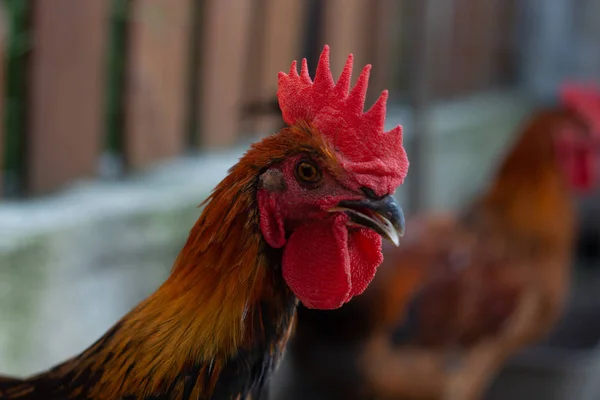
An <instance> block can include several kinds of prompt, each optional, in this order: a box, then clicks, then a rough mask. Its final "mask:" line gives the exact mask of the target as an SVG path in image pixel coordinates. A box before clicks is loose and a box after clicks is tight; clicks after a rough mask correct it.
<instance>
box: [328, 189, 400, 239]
mask: <svg viewBox="0 0 600 400" xmlns="http://www.w3.org/2000/svg"><path fill="white" fill-rule="evenodd" d="M329 211H331V212H345V213H346V214H347V215H348V216H349V217H350V221H352V223H354V224H356V225H360V226H363V227H365V228H369V229H372V230H373V231H375V232H377V233H378V234H380V235H381V237H383V238H384V239H387V240H389V241H390V242H392V243H393V244H394V245H396V246H398V245H399V244H400V237H401V236H403V235H404V213H403V212H402V208H400V206H399V205H398V203H397V202H396V200H395V199H394V198H393V197H392V196H391V195H387V196H385V197H382V198H380V199H362V200H345V201H341V202H340V203H339V204H338V205H337V207H334V208H332V209H331V210H329Z"/></svg>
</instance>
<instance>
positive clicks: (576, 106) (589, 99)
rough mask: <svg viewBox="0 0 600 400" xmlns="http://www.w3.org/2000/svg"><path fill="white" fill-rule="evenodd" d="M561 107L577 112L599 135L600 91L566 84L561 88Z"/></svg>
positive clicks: (590, 87) (589, 87) (592, 87)
mask: <svg viewBox="0 0 600 400" xmlns="http://www.w3.org/2000/svg"><path fill="white" fill-rule="evenodd" d="M560 98H561V101H562V103H563V105H564V106H565V107H566V108H569V109H571V110H573V111H575V112H577V113H578V114H579V115H580V116H581V117H582V118H583V119H584V120H585V121H586V122H587V123H588V125H589V126H590V127H591V129H592V130H593V132H594V133H596V134H598V135H600V91H599V90H598V88H596V87H594V86H593V85H583V84H574V83H566V84H564V85H563V86H562V87H561V90H560Z"/></svg>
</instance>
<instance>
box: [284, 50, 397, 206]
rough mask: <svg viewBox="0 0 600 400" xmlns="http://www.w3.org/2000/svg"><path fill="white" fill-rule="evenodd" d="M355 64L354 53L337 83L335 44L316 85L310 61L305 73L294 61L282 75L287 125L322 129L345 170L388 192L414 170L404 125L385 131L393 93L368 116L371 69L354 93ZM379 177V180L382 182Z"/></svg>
mask: <svg viewBox="0 0 600 400" xmlns="http://www.w3.org/2000/svg"><path fill="white" fill-rule="evenodd" d="M352 61H353V55H352V54H350V55H349V56H348V59H347V61H346V65H345V66H344V70H343V71H342V74H341V75H340V78H339V79H338V81H337V83H334V81H333V77H332V75H331V70H330V67H329V46H327V45H326V46H325V47H324V49H323V52H322V53H321V57H320V59H319V64H318V66H317V72H316V75H315V79H314V81H313V80H312V79H311V77H310V75H309V73H308V65H307V62H306V59H303V60H302V68H301V71H300V75H298V70H297V65H296V61H294V62H293V63H292V66H291V68H290V72H289V74H285V73H284V72H280V73H279V88H278V90H277V97H278V99H279V106H280V108H281V112H282V116H283V120H284V121H285V122H286V123H287V124H289V125H293V124H295V123H296V122H297V121H299V120H304V121H307V122H310V123H311V124H313V125H314V126H316V127H317V128H318V129H319V131H320V132H321V134H322V135H323V136H325V137H326V138H327V139H328V141H329V142H330V143H331V144H332V146H333V148H335V149H336V150H337V151H338V152H339V153H341V154H340V155H341V156H342V157H341V158H342V161H343V162H344V166H345V167H346V168H347V169H348V170H349V171H353V172H356V174H358V175H362V176H363V178H364V179H359V180H362V181H363V182H362V183H363V184H365V185H367V184H368V185H369V187H371V189H373V190H375V191H376V192H379V193H380V194H383V193H386V192H390V191H393V189H395V187H396V186H398V185H399V184H401V183H402V182H403V180H404V177H405V176H406V172H407V170H408V159H407V157H406V152H405V151H404V148H403V147H402V127H401V126H400V125H398V126H396V127H394V128H393V129H391V130H390V131H388V132H385V131H384V125H385V114H386V101H387V97H388V92H387V90H384V91H383V93H382V94H381V95H380V96H379V98H378V99H377V101H376V102H375V104H373V106H372V107H371V108H370V109H369V110H368V111H367V112H363V110H364V105H365V98H366V94H367V86H368V83H369V73H370V71H371V66H370V65H367V66H365V67H364V69H363V70H362V72H361V74H360V76H359V77H358V80H357V82H356V86H354V88H352V90H350V79H351V77H352ZM377 170H379V173H377ZM369 174H371V178H370V179H368V178H367V177H368V175H369ZM373 174H375V175H373ZM375 176H377V177H378V178H379V179H378V181H379V182H377V184H375V182H374V181H375V180H374V179H373V178H374V177H375ZM382 179H383V182H382Z"/></svg>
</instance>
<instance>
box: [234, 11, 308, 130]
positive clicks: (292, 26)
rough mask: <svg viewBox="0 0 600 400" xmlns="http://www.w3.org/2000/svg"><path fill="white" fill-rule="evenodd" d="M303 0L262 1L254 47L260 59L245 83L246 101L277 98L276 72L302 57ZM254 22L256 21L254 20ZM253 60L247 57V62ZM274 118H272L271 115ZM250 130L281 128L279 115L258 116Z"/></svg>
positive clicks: (262, 100)
mask: <svg viewBox="0 0 600 400" xmlns="http://www.w3.org/2000/svg"><path fill="white" fill-rule="evenodd" d="M305 8H306V2H305V1H298V0H265V4H264V15H263V16H262V18H261V20H260V21H259V22H260V23H262V24H263V25H264V26H263V28H262V30H261V32H260V33H261V34H262V35H261V37H260V38H257V40H260V43H259V45H258V46H257V48H258V49H260V56H261V57H262V59H261V60H260V63H258V64H257V68H256V69H255V70H252V71H250V73H251V74H252V75H253V76H248V75H247V78H246V82H245V88H244V89H245V94H244V99H245V100H247V101H248V102H260V103H268V102H269V101H272V100H275V99H276V93H277V74H278V73H279V71H284V72H288V70H289V68H290V65H291V63H292V60H298V61H300V58H302V56H303V55H302V54H301V49H302V35H303V33H304V30H303V28H304V19H305V15H306V14H305ZM255 23H256V22H255ZM251 62H256V60H253V59H252V54H250V59H249V60H248V63H251ZM273 117H275V118H273ZM255 122H256V123H255V124H253V131H254V132H252V133H259V134H260V135H265V134H270V133H272V131H274V130H276V129H279V128H280V127H281V124H282V122H281V116H280V115H279V114H278V113H277V114H275V115H270V116H267V117H257V118H256V120H255Z"/></svg>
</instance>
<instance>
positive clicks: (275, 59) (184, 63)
mask: <svg viewBox="0 0 600 400" xmlns="http://www.w3.org/2000/svg"><path fill="white" fill-rule="evenodd" d="M419 1H421V0H403V1H396V0H254V1H251V0H170V1H166V0H112V1H109V0H85V1H82V0H52V1H42V0H30V1H24V0H23V1H21V0H4V2H3V3H1V4H2V5H3V7H2V8H3V9H2V10H1V12H2V17H3V18H2V20H1V21H0V28H2V35H1V39H0V54H2V57H3V59H4V61H5V62H4V63H0V65H1V68H0V75H1V76H2V79H0V93H1V94H2V95H0V113H2V114H1V118H2V119H3V121H4V123H3V124H2V125H1V127H0V162H1V168H0V182H2V184H0V187H3V188H4V194H5V197H11V196H31V195H40V194H46V193H50V192H53V191H55V190H58V189H60V188H62V187H64V186H65V185H68V184H69V183H70V182H72V181H74V180H78V179H88V178H92V177H94V176H98V175H99V165H100V160H101V156H102V155H104V154H112V155H113V156H115V157H116V159H118V160H121V161H122V166H123V173H127V172H128V171H132V170H139V169H143V168H145V167H147V166H149V165H151V164H153V163H155V162H157V161H160V160H164V159H167V158H170V157H175V156H177V155H180V154H182V153H184V152H186V151H188V150H190V149H194V148H202V149H215V148H223V147H227V146H231V145H233V144H235V143H236V142H237V141H238V140H239V138H240V135H241V134H242V132H248V131H249V130H254V129H256V130H258V131H262V132H265V133H267V132H269V130H272V129H274V126H273V125H272V124H270V123H269V122H268V121H267V122H265V120H264V118H256V119H255V120H254V121H251V122H252V123H251V124H250V125H249V123H248V121H242V120H241V118H240V117H241V114H240V113H241V110H242V108H243V107H244V105H245V104H247V103H249V102H255V101H268V100H271V99H272V98H273V97H274V95H275V92H276V85H277V79H276V76H277V72H278V71H280V70H287V69H288V68H289V64H290V61H291V60H292V59H294V58H299V57H302V56H307V57H308V58H309V64H310V65H311V67H312V66H314V64H315V62H316V57H317V56H318V54H319V52H320V50H321V48H322V46H323V44H324V43H328V44H330V45H331V47H332V60H331V63H332V69H333V72H334V74H338V73H339V72H340V71H341V68H342V65H343V62H344V60H345V57H346V56H347V54H348V53H349V52H353V53H354V54H355V58H356V63H357V64H358V65H360V66H362V65H364V64H365V63H367V62H370V63H373V64H374V68H375V69H374V70H373V73H372V80H371V85H370V86H371V88H370V92H369V93H370V95H371V96H372V97H375V96H377V95H378V94H379V92H380V91H381V90H382V89H383V88H384V87H388V88H390V89H393V90H392V92H393V93H394V94H396V95H398V94H399V96H396V97H394V98H393V100H396V101H400V100H402V96H403V95H404V94H405V93H407V91H408V89H409V88H410V83H411V76H413V74H414V73H419V71H411V68H410V66H411V65H412V64H411V57H412V56H411V55H412V54H413V52H414V49H415V48H417V47H418V46H434V47H435V49H436V51H435V54H436V55H437V56H436V59H435V60H433V62H435V63H436V64H437V65H439V66H440V68H437V69H435V74H434V81H433V82H432V93H433V94H434V97H436V98H439V97H449V96H456V95H461V94H466V93H469V92H472V91H477V90H482V89H485V88H487V87H490V86H494V85H498V84H499V83H503V82H505V81H507V80H510V71H511V68H512V67H511V65H510V64H511V62H512V60H513V58H514V57H512V55H511V53H510V51H511V46H510V43H509V44H507V43H506V41H505V39H506V37H507V35H506V34H503V32H504V33H506V32H510V31H512V30H513V26H514V19H513V17H512V15H513V14H514V4H515V3H516V2H515V1H503V0H453V1H452V2H449V1H444V0H440V1H433V0H430V1H429V2H428V3H431V4H433V3H435V7H440V8H439V11H436V12H437V13H439V14H440V15H439V16H438V23H440V28H439V29H436V34H435V35H434V36H433V37H431V38H429V39H427V40H425V39H423V38H420V37H418V36H415V35H416V34H413V32H416V31H415V30H411V29H410V27H411V26H412V27H414V26H418V24H419V23H421V22H422V21H420V20H416V19H415V15H414V13H413V11H414V10H413V8H414V5H415V4H418V2H419ZM450 3H451V4H452V5H450V6H448V4H450ZM508 4H510V6H509V5H508ZM441 7H445V8H441ZM425 41H427V43H425ZM355 75H356V74H355Z"/></svg>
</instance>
